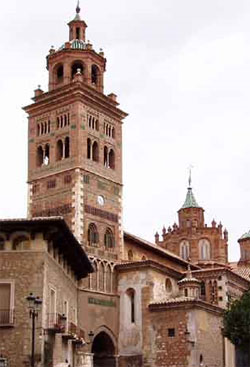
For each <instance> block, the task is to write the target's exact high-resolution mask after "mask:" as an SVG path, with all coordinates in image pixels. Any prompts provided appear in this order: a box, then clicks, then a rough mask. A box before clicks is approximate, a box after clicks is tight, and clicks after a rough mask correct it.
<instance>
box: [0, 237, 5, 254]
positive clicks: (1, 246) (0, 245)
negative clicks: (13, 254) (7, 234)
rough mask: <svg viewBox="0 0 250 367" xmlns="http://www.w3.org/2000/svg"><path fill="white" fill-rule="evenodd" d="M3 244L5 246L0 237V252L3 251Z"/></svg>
mask: <svg viewBox="0 0 250 367" xmlns="http://www.w3.org/2000/svg"><path fill="white" fill-rule="evenodd" d="M4 244H5V242H4V238H2V237H0V251H3V250H4V247H5V246H4Z"/></svg>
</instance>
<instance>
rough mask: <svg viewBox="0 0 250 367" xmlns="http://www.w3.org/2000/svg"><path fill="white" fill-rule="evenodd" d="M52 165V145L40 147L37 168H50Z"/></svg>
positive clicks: (37, 155)
mask: <svg viewBox="0 0 250 367" xmlns="http://www.w3.org/2000/svg"><path fill="white" fill-rule="evenodd" d="M49 163H50V145H49V144H45V145H44V146H42V145H39V146H38V147H37V150H36V165H37V167H41V166H48V165H49Z"/></svg>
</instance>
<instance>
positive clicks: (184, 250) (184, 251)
mask: <svg viewBox="0 0 250 367" xmlns="http://www.w3.org/2000/svg"><path fill="white" fill-rule="evenodd" d="M189 253H190V251H189V242H188V241H186V240H184V241H181V243H180V256H181V257H182V258H183V259H184V260H188V258H189Z"/></svg>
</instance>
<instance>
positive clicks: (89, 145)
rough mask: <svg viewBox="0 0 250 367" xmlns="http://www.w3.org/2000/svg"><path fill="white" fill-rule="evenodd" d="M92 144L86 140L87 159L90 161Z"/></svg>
mask: <svg viewBox="0 0 250 367" xmlns="http://www.w3.org/2000/svg"><path fill="white" fill-rule="evenodd" d="M91 148H92V143H91V140H90V139H89V138H88V140H87V158H88V159H91V153H92V150H91Z"/></svg>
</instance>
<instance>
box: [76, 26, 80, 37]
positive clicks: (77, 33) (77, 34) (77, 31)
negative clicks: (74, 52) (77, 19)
mask: <svg viewBox="0 0 250 367" xmlns="http://www.w3.org/2000/svg"><path fill="white" fill-rule="evenodd" d="M76 39H77V40H79V39H80V28H79V27H77V28H76Z"/></svg>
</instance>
